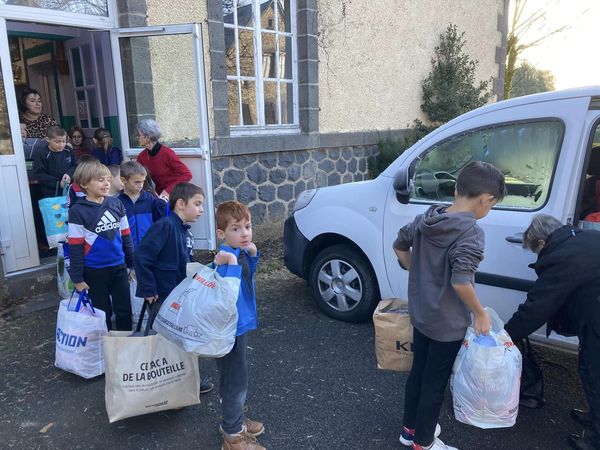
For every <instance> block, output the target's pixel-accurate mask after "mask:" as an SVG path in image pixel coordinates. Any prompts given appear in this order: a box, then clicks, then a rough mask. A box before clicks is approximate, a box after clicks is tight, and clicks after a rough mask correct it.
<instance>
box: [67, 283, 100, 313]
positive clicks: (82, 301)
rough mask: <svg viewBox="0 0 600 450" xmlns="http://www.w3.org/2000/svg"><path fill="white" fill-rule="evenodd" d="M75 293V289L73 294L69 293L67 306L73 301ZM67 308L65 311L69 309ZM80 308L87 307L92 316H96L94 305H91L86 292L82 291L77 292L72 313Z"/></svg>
mask: <svg viewBox="0 0 600 450" xmlns="http://www.w3.org/2000/svg"><path fill="white" fill-rule="evenodd" d="M75 292H77V290H76V289H73V292H71V298H70V299H69V306H70V305H71V301H72V300H73V295H75ZM69 306H67V309H69ZM82 306H89V308H90V309H91V311H92V314H94V315H95V314H96V310H95V309H94V305H92V300H91V299H90V296H89V295H88V292H87V291H86V290H85V289H83V290H82V291H81V292H79V299H78V300H77V303H76V304H75V309H74V310H73V311H75V312H79V311H80V310H81V307H82Z"/></svg>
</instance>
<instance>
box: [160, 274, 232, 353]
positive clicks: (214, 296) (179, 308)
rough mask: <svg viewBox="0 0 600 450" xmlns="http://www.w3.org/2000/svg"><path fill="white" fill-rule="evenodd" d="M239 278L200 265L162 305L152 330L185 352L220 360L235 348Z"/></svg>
mask: <svg viewBox="0 0 600 450" xmlns="http://www.w3.org/2000/svg"><path fill="white" fill-rule="evenodd" d="M239 289H240V279H239V278H236V277H222V276H220V275H219V274H218V273H217V271H216V270H214V269H211V268H209V267H207V266H200V267H199V270H198V271H197V272H196V273H195V274H194V275H193V276H192V277H188V278H186V279H185V280H183V281H182V282H181V283H180V284H179V285H178V286H177V287H176V288H175V289H173V291H172V292H171V294H169V296H168V297H167V298H166V300H165V301H164V303H163V304H162V306H161V308H160V311H159V312H158V314H157V316H156V319H155V321H154V324H153V329H154V330H156V331H157V332H158V333H160V334H162V335H163V336H164V337H166V338H167V339H169V340H170V341H172V342H174V343H175V344H177V345H178V346H179V347H180V348H181V349H183V350H185V351H186V352H191V353H194V354H195V355H198V356H202V357H206V358H220V357H222V356H225V355H226V354H227V353H229V352H230V351H231V349H232V348H233V344H234V343H235V332H236V329H237V319H238V316H237V306H236V305H237V298H238V293H239Z"/></svg>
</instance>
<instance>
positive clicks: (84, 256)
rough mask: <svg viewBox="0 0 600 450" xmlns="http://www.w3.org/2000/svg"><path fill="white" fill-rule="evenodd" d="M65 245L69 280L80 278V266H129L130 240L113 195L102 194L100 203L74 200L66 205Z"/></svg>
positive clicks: (121, 208) (81, 270) (130, 257)
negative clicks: (66, 246)
mask: <svg viewBox="0 0 600 450" xmlns="http://www.w3.org/2000/svg"><path fill="white" fill-rule="evenodd" d="M69 247H70V248H69V250H70V253H71V269H70V275H71V279H72V280H73V283H80V282H82V281H84V277H83V272H84V267H91V268H94V269H103V268H105V267H114V266H119V265H121V264H127V267H129V268H131V267H133V243H132V241H131V234H130V230H129V224H128V222H127V215H126V214H125V207H124V206H123V203H121V202H120V201H119V200H118V199H117V198H115V197H105V198H104V202H103V203H101V204H100V203H95V202H90V201H89V200H88V199H87V198H81V199H79V200H77V203H75V204H74V205H73V206H71V209H69Z"/></svg>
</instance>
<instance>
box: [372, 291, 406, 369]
mask: <svg viewBox="0 0 600 450" xmlns="http://www.w3.org/2000/svg"><path fill="white" fill-rule="evenodd" d="M373 324H374V325H375V354H376V355H377V368H378V369H385V370H397V371H399V372H409V371H410V369H411V367H412V363H413V349H412V342H413V328H412V325H411V324H410V316H409V315H408V302H407V301H406V300H402V299H399V298H390V299H385V300H381V301H380V302H379V304H378V305H377V307H376V308H375V311H374V312H373Z"/></svg>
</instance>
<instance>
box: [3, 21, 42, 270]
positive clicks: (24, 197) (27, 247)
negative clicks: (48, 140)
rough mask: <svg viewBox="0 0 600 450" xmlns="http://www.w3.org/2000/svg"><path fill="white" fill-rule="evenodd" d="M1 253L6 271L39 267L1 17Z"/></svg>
mask: <svg viewBox="0 0 600 450" xmlns="http://www.w3.org/2000/svg"><path fill="white" fill-rule="evenodd" d="M0 69H1V70H0V254H1V256H2V265H3V266H4V271H5V272H14V271H17V270H21V269H27V268H29V267H34V266H37V265H39V263H40V261H39V256H38V252H37V242H36V237H35V228H34V224H33V213H32V209H31V199H30V196H29V183H28V180H27V171H26V168H25V156H24V155H23V143H22V141H21V133H20V129H19V115H18V112H17V99H16V98H15V90H14V87H13V83H12V80H13V75H12V69H11V64H10V57H9V50H8V39H7V34H6V21H5V20H4V19H3V18H1V17H0Z"/></svg>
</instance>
